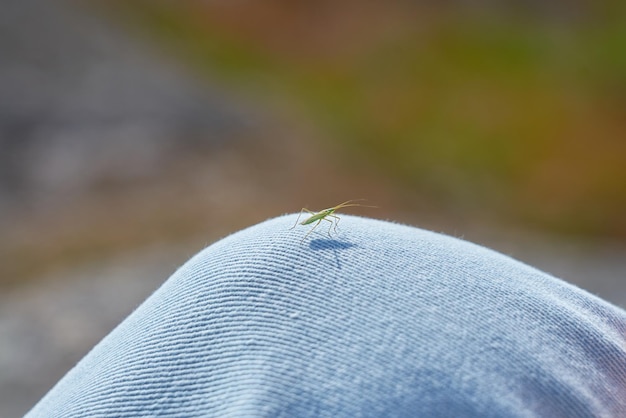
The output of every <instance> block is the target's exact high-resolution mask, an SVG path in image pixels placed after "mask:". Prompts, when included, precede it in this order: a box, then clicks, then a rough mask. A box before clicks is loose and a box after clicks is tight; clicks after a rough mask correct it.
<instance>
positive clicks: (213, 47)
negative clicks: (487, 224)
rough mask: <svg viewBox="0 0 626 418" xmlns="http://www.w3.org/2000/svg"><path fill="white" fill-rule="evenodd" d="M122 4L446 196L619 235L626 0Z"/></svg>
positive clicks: (235, 82) (565, 227)
mask: <svg viewBox="0 0 626 418" xmlns="http://www.w3.org/2000/svg"><path fill="white" fill-rule="evenodd" d="M470 3H471V4H470ZM117 4H118V5H119V6H120V10H122V11H123V12H124V13H127V15H128V14H130V15H132V16H135V17H138V18H140V20H141V22H143V25H144V26H145V27H146V28H148V29H150V30H151V31H152V33H154V34H157V35H159V37H158V39H159V40H160V42H162V43H164V44H165V45H167V46H168V47H169V48H171V49H172V50H174V51H177V52H178V53H180V54H181V55H182V56H183V57H184V58H185V59H187V60H190V61H191V62H192V63H194V64H196V66H197V68H198V69H199V70H200V71H201V72H206V73H209V74H211V75H212V76H213V77H220V78H221V79H222V80H224V81H227V82H230V83H231V85H232V86H233V87H234V88H238V89H240V90H241V91H244V92H245V93H248V94H251V95H257V96H260V97H265V96H270V97H271V98H272V100H274V99H276V98H278V99H280V100H287V101H288V103H289V104H290V105H292V106H296V107H297V108H298V109H300V110H301V112H302V113H303V114H305V115H309V116H310V117H311V118H312V120H314V121H316V122H317V123H318V124H320V125H322V126H325V127H326V128H327V130H328V132H329V136H330V137H332V138H334V139H336V140H337V141H341V142H342V143H343V145H344V150H345V154H346V156H353V157H354V158H364V159H366V160H367V161H370V162H372V164H373V165H374V168H375V169H380V170H385V171H387V172H389V173H392V175H394V176H396V177H397V178H398V179H399V180H400V181H401V182H403V183H404V184H405V185H407V186H408V187H409V188H410V189H411V188H412V189H413V190H416V191H419V192H420V193H421V194H423V195H424V194H425V195H427V196H430V197H431V198H432V199H433V200H435V201H438V202H439V203H440V204H441V205H443V206H447V207H453V208H455V210H460V211H467V213H468V214H471V213H476V212H478V211H482V212H483V213H484V212H485V211H486V212H487V213H488V214H490V215H492V216H494V217H498V218H502V219H507V220H514V221H518V222H530V223H535V224H538V225H543V226H544V227H547V228H550V229H553V230H557V231H567V232H575V233H587V234H602V235H611V236H618V237H626V164H625V161H626V6H625V3H624V2H620V1H589V2H584V1H577V2H571V1H547V2H522V1H519V2H513V1H512V2H493V4H491V3H489V2H483V3H480V2H454V1H453V2H442V3H440V2H408V1H399V0H398V1H382V0H381V1H371V2H359V1H345V2H332V1H319V2H305V1H295V2H294V1H286V0H284V1H280V0H273V1H254V0H249V1H227V0H222V1H199V0H198V1H185V2H169V1H141V0H135V1H131V2H128V1H127V2H117ZM495 4H497V5H498V6H497V7H496V6H495Z"/></svg>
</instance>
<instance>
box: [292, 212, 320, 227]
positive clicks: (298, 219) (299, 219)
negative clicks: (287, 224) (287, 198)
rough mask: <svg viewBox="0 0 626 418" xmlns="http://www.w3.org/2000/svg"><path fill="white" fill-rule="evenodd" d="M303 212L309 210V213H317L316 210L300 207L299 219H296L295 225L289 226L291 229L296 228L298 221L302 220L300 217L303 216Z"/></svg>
mask: <svg viewBox="0 0 626 418" xmlns="http://www.w3.org/2000/svg"><path fill="white" fill-rule="evenodd" d="M303 212H307V213H310V214H311V215H315V212H311V211H310V210H308V209H307V208H302V209H300V214H298V219H296V223H295V224H293V226H292V227H291V228H289V229H294V228H295V227H296V225H298V221H299V220H300V217H301V216H302V213H303Z"/></svg>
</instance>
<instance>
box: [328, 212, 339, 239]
mask: <svg viewBox="0 0 626 418" xmlns="http://www.w3.org/2000/svg"><path fill="white" fill-rule="evenodd" d="M328 216H329V217H330V218H333V219H334V221H330V222H333V225H334V228H333V230H334V231H335V234H336V233H337V225H339V220H340V219H341V218H340V217H339V216H337V215H333V214H330V215H328ZM328 230H329V231H330V228H328Z"/></svg>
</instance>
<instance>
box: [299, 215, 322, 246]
mask: <svg viewBox="0 0 626 418" xmlns="http://www.w3.org/2000/svg"><path fill="white" fill-rule="evenodd" d="M323 219H324V218H322V219H320V220H319V221H317V223H316V224H315V225H313V228H311V229H310V230H309V232H307V233H306V235H305V236H304V238H302V241H304V240H305V239H306V237H308V236H309V235H311V232H313V231H315V228H317V226H318V225H319V224H320V223H321V222H322V220H323ZM302 241H300V242H302Z"/></svg>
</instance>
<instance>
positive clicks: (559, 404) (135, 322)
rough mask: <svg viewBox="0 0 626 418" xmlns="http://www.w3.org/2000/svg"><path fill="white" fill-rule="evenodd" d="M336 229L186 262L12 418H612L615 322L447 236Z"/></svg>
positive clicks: (618, 366)
mask: <svg viewBox="0 0 626 418" xmlns="http://www.w3.org/2000/svg"><path fill="white" fill-rule="evenodd" d="M341 219H342V220H341V222H340V225H339V228H338V229H337V232H335V231H332V230H331V231H330V232H331V234H332V237H329V236H328V234H327V232H328V226H330V225H329V224H327V223H326V222H322V225H320V227H319V228H318V230H316V231H315V232H314V233H312V234H310V235H309V236H308V237H307V238H306V239H305V240H303V239H302V238H303V237H304V235H305V234H306V232H307V231H308V229H307V227H303V226H298V227H297V228H295V229H293V230H290V228H291V226H292V225H293V223H294V221H295V215H288V216H283V217H279V218H275V219H271V220H268V221H266V222H264V223H261V224H259V225H256V226H253V227H251V228H248V229H246V230H243V231H240V232H238V233H235V234H233V235H231V236H229V237H227V238H224V239H222V240H221V241H218V242H216V243H215V244H213V245H211V246H210V247H208V248H206V249H205V250H203V251H201V252H200V253H199V254H197V255H196V256H194V257H193V258H192V259H191V260H189V261H188V262H187V263H186V264H185V265H183V266H182V267H181V268H180V269H179V270H178V271H177V272H176V273H175V274H174V275H172V277H171V278H170V279H169V280H168V281H167V282H166V283H165V284H163V286H162V287H161V288H160V289H158V290H157V291H156V292H155V293H154V294H153V295H152V296H150V297H149V298H148V299H147V300H146V301H145V302H144V303H143V304H142V305H141V306H140V307H139V308H138V309H137V310H136V311H135V312H134V313H132V314H131V315H130V316H129V317H128V318H127V319H126V320H125V321H124V322H122V323H121V324H120V325H119V326H118V327H117V328H116V329H115V330H114V331H113V332H111V334H110V335H108V336H107V337H106V338H104V340H103V341H102V342H100V343H99V344H98V345H97V346H96V347H95V348H94V349H93V350H92V351H91V352H90V353H89V354H88V355H87V356H86V357H85V358H84V359H83V360H82V361H81V362H80V363H78V365H76V367H74V369H73V370H71V371H70V372H69V373H68V374H67V375H66V376H65V377H64V378H63V379H62V380H61V381H60V382H59V383H58V384H57V385H56V386H55V387H54V388H53V389H52V390H51V391H50V392H49V393H48V394H47V395H46V396H45V397H44V398H43V399H42V400H41V401H40V402H39V403H38V404H37V405H36V406H35V407H34V408H33V409H32V410H31V411H30V412H29V414H28V415H27V416H28V417H30V418H34V417H64V418H67V417H139V416H161V417H535V416H541V417H626V312H624V311H623V310H621V309H619V308H617V307H615V306H613V305H611V304H609V303H607V302H605V301H603V300H601V299H599V298H597V297H595V296H593V295H591V294H589V293H587V292H585V291H583V290H581V289H579V288H577V287H575V286H573V285H570V284H567V283H565V282H563V281H561V280H559V279H556V278H554V277H552V276H549V275H547V274H545V273H542V272H541V271H538V270H535V269H534V268H532V267H529V266H527V265H524V264H522V263H520V262H517V261H515V260H512V259H511V258H508V257H506V256H504V255H502V254H499V253H496V252H494V251H491V250H488V249H485V248H483V247H480V246H477V245H474V244H471V243H468V242H465V241H461V240H459V239H455V238H452V237H448V236H444V235H440V234H436V233H433V232H428V231H424V230H420V229H416V228H412V227H408V226H403V225H397V224H393V223H389V222H383V221H377V220H372V219H365V218H358V217H352V216H347V215H343V216H342V218H341Z"/></svg>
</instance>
